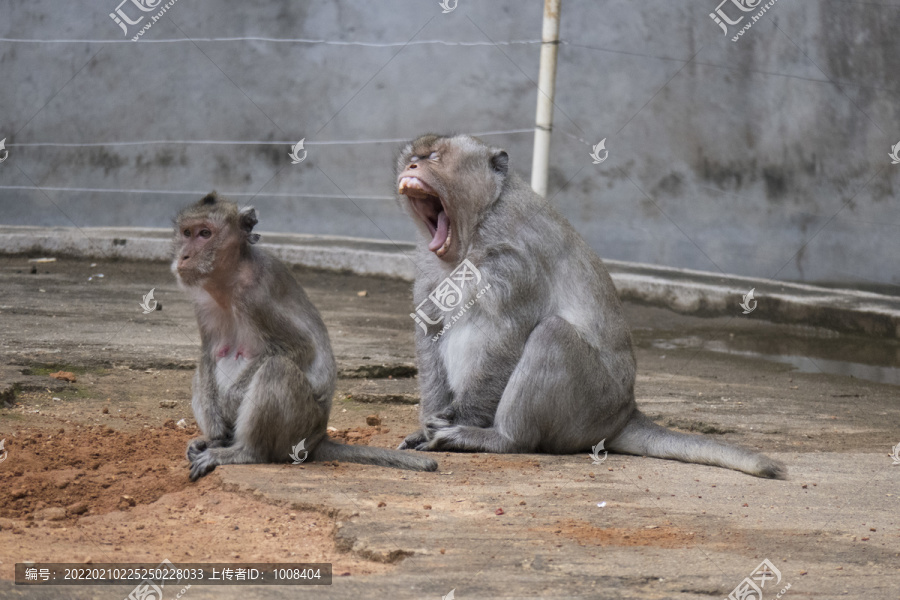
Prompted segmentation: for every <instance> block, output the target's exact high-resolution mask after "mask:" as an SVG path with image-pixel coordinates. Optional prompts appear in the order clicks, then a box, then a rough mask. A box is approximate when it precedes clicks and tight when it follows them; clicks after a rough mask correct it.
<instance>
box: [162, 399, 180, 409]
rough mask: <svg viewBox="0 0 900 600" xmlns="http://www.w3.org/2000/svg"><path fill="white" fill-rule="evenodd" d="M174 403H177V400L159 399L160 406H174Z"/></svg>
mask: <svg viewBox="0 0 900 600" xmlns="http://www.w3.org/2000/svg"><path fill="white" fill-rule="evenodd" d="M176 404H178V401H177V400H160V401H159V407H160V408H175V405H176Z"/></svg>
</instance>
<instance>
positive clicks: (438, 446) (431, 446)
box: [416, 424, 464, 452]
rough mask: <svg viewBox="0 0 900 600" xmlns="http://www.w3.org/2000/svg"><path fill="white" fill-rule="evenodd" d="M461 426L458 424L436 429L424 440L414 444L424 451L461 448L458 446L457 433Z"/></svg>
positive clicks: (461, 448) (417, 448)
mask: <svg viewBox="0 0 900 600" xmlns="http://www.w3.org/2000/svg"><path fill="white" fill-rule="evenodd" d="M460 429H461V427H460V426H459V425H450V424H448V425H447V426H446V427H443V428H441V429H438V430H437V431H435V432H434V435H433V436H432V437H431V438H429V439H428V440H427V441H426V442H423V443H421V444H419V445H418V446H416V450H422V451H426V452H435V451H439V450H463V449H464V447H462V446H460V443H459V442H460V440H459V433H460Z"/></svg>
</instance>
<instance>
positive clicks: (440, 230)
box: [428, 210, 450, 256]
mask: <svg viewBox="0 0 900 600" xmlns="http://www.w3.org/2000/svg"><path fill="white" fill-rule="evenodd" d="M449 246H450V218H449V217H448V216H447V212H446V211H443V210H442V211H441V212H439V213H438V216H437V227H436V228H435V230H434V238H433V239H432V240H431V243H429V244H428V249H429V250H431V251H432V252H434V253H435V254H437V255H438V256H443V255H444V254H445V253H446V252H447V248H448V247H449Z"/></svg>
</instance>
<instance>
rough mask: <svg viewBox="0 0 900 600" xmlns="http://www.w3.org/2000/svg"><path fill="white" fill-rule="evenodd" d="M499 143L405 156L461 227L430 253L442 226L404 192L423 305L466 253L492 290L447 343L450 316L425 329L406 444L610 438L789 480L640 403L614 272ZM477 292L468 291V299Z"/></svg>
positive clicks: (467, 140)
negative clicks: (663, 422) (416, 232)
mask: <svg viewBox="0 0 900 600" xmlns="http://www.w3.org/2000/svg"><path fill="white" fill-rule="evenodd" d="M501 152H502V151H500V150H499V149H497V148H491V147H489V146H487V145H485V144H483V143H482V142H480V141H479V140H476V139H474V138H471V137H468V136H455V137H443V136H433V135H428V136H423V137H421V138H419V139H418V140H416V141H414V142H412V143H411V144H409V145H408V146H407V147H406V148H405V149H404V150H403V151H402V153H401V156H400V157H399V160H398V183H399V182H401V181H403V179H402V178H403V177H406V176H415V177H418V178H420V179H422V180H424V181H425V182H426V183H427V184H428V185H429V186H430V188H431V189H433V190H434V191H435V192H436V193H437V194H438V196H439V199H440V202H441V205H442V206H443V208H444V211H445V212H446V213H447V214H448V215H449V219H450V230H451V232H452V236H451V242H450V245H449V248H448V249H447V250H446V253H445V254H444V255H443V256H438V254H437V253H435V252H433V251H430V250H429V249H428V239H429V238H430V237H431V236H432V232H431V231H429V229H428V227H426V225H425V224H424V222H423V219H422V218H421V217H419V216H418V215H417V214H416V212H415V210H414V209H413V208H412V203H411V201H408V200H407V198H403V197H402V196H401V203H402V204H403V205H404V207H405V208H407V209H408V212H409V213H410V216H411V217H412V218H413V219H414V220H415V221H416V223H417V225H418V226H419V229H420V231H421V233H423V234H424V238H423V239H424V242H423V243H420V244H418V248H417V255H416V264H417V273H416V280H415V285H414V289H413V296H414V304H415V306H418V305H419V304H420V303H421V302H422V301H423V300H425V299H426V298H427V297H428V294H429V293H431V292H432V291H433V290H434V289H435V288H436V287H437V286H438V285H439V284H440V283H441V282H442V281H443V280H444V279H445V278H446V277H447V276H448V275H450V273H451V272H452V271H453V270H454V269H455V268H456V267H457V266H458V265H459V264H460V262H461V261H462V260H463V259H468V260H469V261H471V262H472V263H473V264H474V265H475V266H476V267H477V268H478V269H479V270H480V272H481V275H482V277H483V278H484V279H483V281H487V282H489V283H490V285H491V289H490V290H489V291H488V292H487V293H486V294H484V295H483V296H482V297H481V298H479V299H478V300H477V301H476V302H475V303H474V305H473V306H472V307H471V308H470V309H469V310H468V311H467V312H466V313H465V315H463V317H462V318H461V319H459V321H457V322H456V323H454V324H453V326H452V328H451V329H449V330H447V331H445V332H444V333H443V335H441V337H439V338H438V339H437V340H433V337H434V335H435V333H436V332H437V331H439V330H440V329H441V325H440V324H439V325H432V326H430V327H429V330H428V332H427V333H426V332H424V331H422V329H421V328H420V327H418V326H417V327H416V354H417V360H418V366H419V379H420V384H421V392H422V402H421V408H420V422H421V424H422V429H421V430H420V431H418V432H415V433H413V434H411V435H410V436H408V437H407V438H406V440H405V441H404V442H403V443H402V444H401V445H400V448H416V449H418V450H455V451H468V452H546V453H551V454H571V453H578V452H589V451H590V449H591V447H592V446H593V445H595V444H597V443H598V442H600V441H601V440H603V439H605V440H606V444H605V445H606V449H608V450H612V451H615V452H620V453H626V454H637V455H646V456H653V457H658V458H671V459H675V460H681V461H685V462H692V463H700V464H708V465H717V466H721V467H726V468H730V469H736V470H739V471H743V472H745V473H749V474H751V475H756V476H759V477H772V478H783V477H784V476H785V474H786V470H785V467H784V466H783V465H782V464H781V463H779V462H777V461H775V460H773V459H771V458H768V457H766V456H764V455H762V454H757V453H755V452H752V451H750V450H746V449H743V448H739V447H736V446H730V445H726V444H721V443H718V442H715V441H713V440H711V439H709V438H706V437H702V436H698V435H685V434H680V433H676V432H673V431H669V430H667V429H665V428H663V427H660V426H658V425H656V424H655V423H653V422H652V421H651V420H650V419H648V418H647V417H646V416H644V415H643V414H642V413H641V412H640V411H639V410H638V409H637V405H636V403H635V398H634V380H635V359H634V353H633V351H632V344H631V333H630V331H629V328H628V325H627V323H626V321H625V317H624V314H623V309H622V305H621V303H620V301H619V298H618V296H617V294H616V290H615V287H614V285H613V282H612V280H611V279H610V277H609V273H608V272H607V271H606V268H605V267H604V265H603V263H602V261H601V260H600V258H599V257H598V256H597V255H596V254H595V253H594V252H593V251H592V250H591V249H590V247H589V246H588V245H587V244H586V243H585V242H584V240H583V239H582V238H581V236H580V235H578V233H577V232H576V231H575V230H574V229H573V228H572V226H571V225H570V224H569V223H568V222H567V221H566V220H565V219H564V218H563V217H562V216H561V215H560V214H559V213H558V212H557V211H556V210H555V209H554V208H553V207H552V206H550V205H549V204H547V203H546V202H545V201H544V199H543V198H541V197H539V196H538V195H537V194H535V193H534V192H533V191H532V190H531V188H530V187H529V186H528V184H527V183H526V182H525V181H523V180H522V179H521V178H520V177H519V176H518V175H516V174H515V173H512V172H509V173H506V172H505V169H502V168H501V169H498V168H497V163H498V156H499V157H500V160H499V162H500V163H501V165H502V163H503V162H504V160H503V156H505V153H502V155H501V154H500V153H501ZM432 153H433V154H432ZM411 156H412V157H413V158H412V159H410V157H411ZM475 292H476V289H475V287H473V286H469V287H467V288H465V289H464V297H463V300H462V303H461V304H466V302H468V301H469V300H471V299H472V298H473V295H474V294H475ZM429 307H430V309H429ZM425 309H426V310H430V313H429V318H430V320H432V321H433V320H436V319H437V318H438V317H439V315H440V311H439V310H438V309H437V308H436V307H433V306H431V303H430V302H426V304H425Z"/></svg>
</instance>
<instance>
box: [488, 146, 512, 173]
mask: <svg viewBox="0 0 900 600" xmlns="http://www.w3.org/2000/svg"><path fill="white" fill-rule="evenodd" d="M491 168H492V169H494V171H496V172H497V173H499V174H500V175H501V176H503V177H506V175H507V173H509V154H507V153H506V150H495V151H494V154H493V155H492V156H491Z"/></svg>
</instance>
